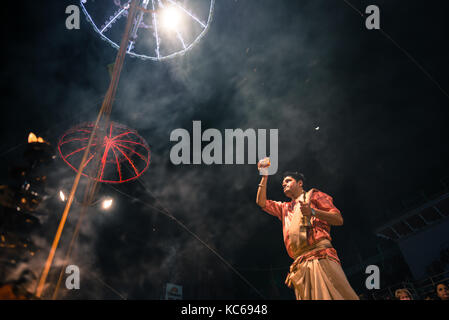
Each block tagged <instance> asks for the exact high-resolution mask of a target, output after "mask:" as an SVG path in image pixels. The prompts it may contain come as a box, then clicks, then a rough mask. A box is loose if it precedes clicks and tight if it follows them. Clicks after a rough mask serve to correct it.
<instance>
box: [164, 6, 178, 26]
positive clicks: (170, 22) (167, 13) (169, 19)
mask: <svg viewBox="0 0 449 320" xmlns="http://www.w3.org/2000/svg"><path fill="white" fill-rule="evenodd" d="M180 21H181V15H180V13H179V10H178V9H176V8H175V7H173V6H170V7H166V8H165V9H164V10H163V11H162V23H163V25H164V27H165V28H167V29H170V30H175V29H176V28H177V27H178V25H179V22H180Z"/></svg>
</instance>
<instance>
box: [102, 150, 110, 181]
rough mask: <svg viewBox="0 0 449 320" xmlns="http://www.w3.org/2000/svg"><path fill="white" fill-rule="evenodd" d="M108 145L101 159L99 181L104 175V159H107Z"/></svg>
mask: <svg viewBox="0 0 449 320" xmlns="http://www.w3.org/2000/svg"><path fill="white" fill-rule="evenodd" d="M109 148H110V145H109V143H108V144H107V145H106V148H105V150H104V154H103V158H102V159H101V175H100V180H101V179H103V173H104V167H105V166H106V159H107V157H108V152H109Z"/></svg>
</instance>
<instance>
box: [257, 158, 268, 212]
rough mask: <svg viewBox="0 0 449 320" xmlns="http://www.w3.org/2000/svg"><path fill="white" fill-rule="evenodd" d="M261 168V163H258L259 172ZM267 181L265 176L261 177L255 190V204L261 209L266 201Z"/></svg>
mask: <svg viewBox="0 0 449 320" xmlns="http://www.w3.org/2000/svg"><path fill="white" fill-rule="evenodd" d="M262 168H263V165H262V161H259V163H258V164H257V169H259V170H260V169H262ZM267 181H268V176H265V175H264V176H262V179H261V180H260V183H259V188H258V189H257V197H256V203H257V205H258V206H260V207H261V208H265V205H266V201H267Z"/></svg>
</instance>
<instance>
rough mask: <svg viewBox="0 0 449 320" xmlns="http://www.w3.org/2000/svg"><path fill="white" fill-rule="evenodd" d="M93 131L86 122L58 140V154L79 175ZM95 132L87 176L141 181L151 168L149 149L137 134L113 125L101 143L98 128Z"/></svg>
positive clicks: (111, 180)
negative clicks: (138, 179)
mask: <svg viewBox="0 0 449 320" xmlns="http://www.w3.org/2000/svg"><path fill="white" fill-rule="evenodd" d="M93 128H94V124H93V123H83V124H80V125H78V126H76V127H74V128H71V129H69V130H68V131H67V132H65V133H64V134H63V136H62V137H61V138H60V139H59V143H58V150H59V154H60V155H61V158H62V159H63V160H64V161H65V163H67V164H68V165H69V166H70V167H71V168H72V169H73V170H74V171H75V172H78V169H77V168H79V166H80V164H81V160H82V157H83V153H84V151H85V149H86V148H87V144H88V141H89V137H90V134H91V133H92V130H93ZM95 131H96V133H95V135H94V137H93V140H92V147H91V148H90V150H89V155H88V157H87V160H86V162H85V165H84V169H83V173H82V174H83V175H84V176H86V177H90V178H92V179H95V180H97V181H99V182H105V183H124V182H128V181H131V180H134V179H137V178H139V177H140V176H141V175H142V174H143V173H144V172H145V170H147V169H148V166H149V165H150V158H151V155H150V147H149V146H148V144H147V143H146V141H145V139H143V138H142V137H141V136H140V135H139V134H138V133H137V131H135V130H133V129H130V128H128V127H126V126H124V125H121V124H118V123H115V122H111V123H110V124H109V126H108V128H107V130H106V133H105V134H104V139H103V141H99V139H100V138H99V137H100V134H99V129H98V128H97V130H95ZM98 157H99V158H98ZM98 163H99V165H96V164H98Z"/></svg>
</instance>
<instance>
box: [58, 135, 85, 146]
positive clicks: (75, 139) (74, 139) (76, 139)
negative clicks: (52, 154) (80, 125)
mask: <svg viewBox="0 0 449 320" xmlns="http://www.w3.org/2000/svg"><path fill="white" fill-rule="evenodd" d="M88 139H89V137H87V138H73V139H71V140H67V141H64V142H62V143H61V144H60V145H61V146H62V145H63V144H66V143H69V142H72V141H81V140H88Z"/></svg>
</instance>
